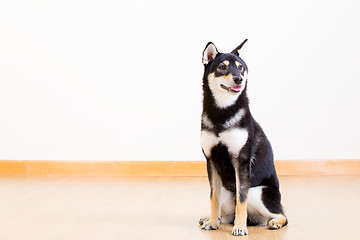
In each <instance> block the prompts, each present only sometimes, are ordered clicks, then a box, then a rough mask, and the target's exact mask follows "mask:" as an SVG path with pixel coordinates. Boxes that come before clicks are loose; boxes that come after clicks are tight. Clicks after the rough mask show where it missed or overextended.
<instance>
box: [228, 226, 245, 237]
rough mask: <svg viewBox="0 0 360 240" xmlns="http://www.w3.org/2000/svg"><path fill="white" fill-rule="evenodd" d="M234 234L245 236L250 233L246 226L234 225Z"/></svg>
mask: <svg viewBox="0 0 360 240" xmlns="http://www.w3.org/2000/svg"><path fill="white" fill-rule="evenodd" d="M232 235H234V236H245V235H248V230H247V228H246V227H236V226H234V228H233V230H232Z"/></svg>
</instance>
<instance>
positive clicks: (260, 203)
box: [248, 186, 288, 229]
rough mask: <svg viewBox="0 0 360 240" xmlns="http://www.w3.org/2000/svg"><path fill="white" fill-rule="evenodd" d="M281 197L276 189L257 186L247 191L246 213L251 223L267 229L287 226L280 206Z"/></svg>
mask: <svg viewBox="0 0 360 240" xmlns="http://www.w3.org/2000/svg"><path fill="white" fill-rule="evenodd" d="M280 200H281V195H280V192H279V189H278V188H277V187H270V186H258V187H252V188H250V189H249V194H248V212H249V218H250V219H251V220H252V222H256V223H257V224H258V225H261V226H268V227H269V229H279V228H281V227H284V226H286V225H287V223H288V221H287V217H286V216H285V214H284V213H283V210H282V206H281V202H280Z"/></svg>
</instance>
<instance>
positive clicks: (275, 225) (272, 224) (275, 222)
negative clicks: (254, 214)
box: [269, 218, 283, 230]
mask: <svg viewBox="0 0 360 240" xmlns="http://www.w3.org/2000/svg"><path fill="white" fill-rule="evenodd" d="M281 222H282V221H281V220H280V219H277V218H274V219H271V220H270V221H269V228H270V229H272V230H276V229H279V228H282V227H283V224H282V223H281Z"/></svg>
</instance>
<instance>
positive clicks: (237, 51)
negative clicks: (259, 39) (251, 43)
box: [231, 39, 247, 57]
mask: <svg viewBox="0 0 360 240" xmlns="http://www.w3.org/2000/svg"><path fill="white" fill-rule="evenodd" d="M246 41H247V39H245V40H244V41H243V42H242V43H241V44H240V45H239V46H237V47H236V48H235V49H234V50H233V51H232V52H231V53H233V54H235V55H238V56H239V57H240V50H241V48H242V47H243V46H244V44H245V43H246Z"/></svg>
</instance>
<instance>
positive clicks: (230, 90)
mask: <svg viewBox="0 0 360 240" xmlns="http://www.w3.org/2000/svg"><path fill="white" fill-rule="evenodd" d="M220 86H221V87H222V88H223V89H225V90H228V91H229V92H233V93H237V92H240V90H241V86H232V87H227V86H225V85H223V84H220Z"/></svg>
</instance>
